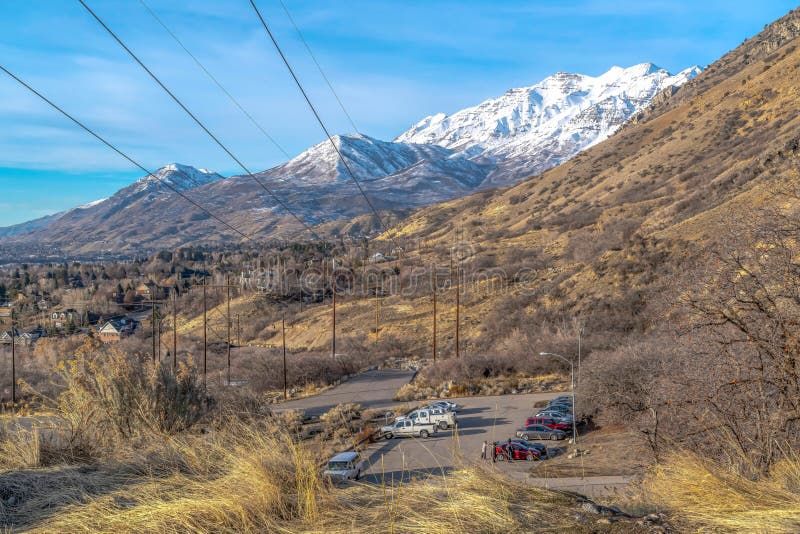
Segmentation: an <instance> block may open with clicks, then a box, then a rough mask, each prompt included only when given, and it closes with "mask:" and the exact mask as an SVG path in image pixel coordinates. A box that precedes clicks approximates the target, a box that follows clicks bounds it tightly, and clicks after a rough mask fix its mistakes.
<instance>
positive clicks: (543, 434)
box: [517, 425, 567, 441]
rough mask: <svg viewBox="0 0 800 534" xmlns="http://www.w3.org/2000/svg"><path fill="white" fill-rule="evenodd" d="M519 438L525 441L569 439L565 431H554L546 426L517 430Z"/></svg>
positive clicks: (531, 426)
mask: <svg viewBox="0 0 800 534" xmlns="http://www.w3.org/2000/svg"><path fill="white" fill-rule="evenodd" d="M517 437H518V438H522V439H524V440H526V441H527V440H531V439H550V440H553V441H555V440H559V439H564V438H566V437H567V433H566V432H564V431H563V430H554V429H552V428H548V427H546V426H544V425H528V426H524V427H522V428H520V429H517Z"/></svg>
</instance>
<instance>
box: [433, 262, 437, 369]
mask: <svg viewBox="0 0 800 534" xmlns="http://www.w3.org/2000/svg"><path fill="white" fill-rule="evenodd" d="M436 289H437V288H436V270H435V268H434V271H433V363H434V364H435V363H436Z"/></svg>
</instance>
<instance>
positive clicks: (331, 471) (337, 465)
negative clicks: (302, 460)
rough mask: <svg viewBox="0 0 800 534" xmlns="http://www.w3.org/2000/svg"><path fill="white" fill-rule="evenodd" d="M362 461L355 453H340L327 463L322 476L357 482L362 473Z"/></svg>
mask: <svg viewBox="0 0 800 534" xmlns="http://www.w3.org/2000/svg"><path fill="white" fill-rule="evenodd" d="M364 464H365V462H364V460H362V459H361V456H359V455H358V453H357V452H355V451H348V452H341V453H339V454H337V455H336V456H334V457H333V458H331V459H330V460H329V461H328V466H327V469H325V471H323V473H322V474H323V476H326V477H330V478H337V479H345V480H358V478H359V477H360V476H361V472H362V471H364Z"/></svg>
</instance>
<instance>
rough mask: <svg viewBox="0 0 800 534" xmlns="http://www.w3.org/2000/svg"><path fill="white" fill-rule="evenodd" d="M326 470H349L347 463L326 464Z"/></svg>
mask: <svg viewBox="0 0 800 534" xmlns="http://www.w3.org/2000/svg"><path fill="white" fill-rule="evenodd" d="M328 469H330V470H331V471H344V470H346V469H349V467H348V462H328Z"/></svg>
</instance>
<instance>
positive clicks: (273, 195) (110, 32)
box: [78, 0, 327, 246]
mask: <svg viewBox="0 0 800 534" xmlns="http://www.w3.org/2000/svg"><path fill="white" fill-rule="evenodd" d="M78 2H80V4H81V5H82V6H83V7H84V8H85V9H86V11H88V12H89V14H91V15H92V17H94V19H95V20H96V21H97V22H98V23H99V24H100V25H101V26H102V27H103V29H105V30H106V32H108V34H109V35H110V36H111V37H112V38H113V39H114V40H115V41H116V42H117V44H119V45H120V46H121V47H122V48H123V50H125V51H126V52H127V53H128V55H130V56H131V57H132V58H133V60H134V61H136V63H138V64H139V66H140V67H141V68H142V69H143V70H144V71H145V72H146V73H147V74H148V75H149V76H150V77H151V78H152V79H153V81H155V82H156V84H158V86H159V87H161V89H163V90H164V92H165V93H167V94H168V95H169V96H170V98H172V100H173V101H175V103H176V104H178V106H180V108H181V109H182V110H183V111H184V112H186V114H187V115H189V117H190V118H191V119H192V120H193V121H194V122H195V123H196V124H197V125H198V126H200V128H202V130H203V131H204V132H205V133H206V134H207V135H208V136H209V137H210V138H211V139H212V140H213V141H214V142H215V143H216V144H217V145H218V146H219V147H220V148H221V149H222V150H223V151H224V152H225V153H226V154H227V155H228V156H229V157H230V158H231V159H232V160H233V161H235V162H236V164H237V165H239V167H240V168H241V169H242V170H244V172H245V174H247V176H249V177H250V178H252V179H253V180H255V182H256V183H258V185H260V186H261V188H262V189H264V191H266V192H267V193H269V195H270V196H271V197H272V198H273V199H274V200H275V202H277V203H278V205H280V206H281V207H282V208H283V209H284V210H286V211H287V212H288V213H289V214H290V215H291V216H292V217H293V218H294V219H295V220H296V221H297V222H299V223H300V224H301V225H302V226H303V227H304V228H305V229H306V230H307V231H308V232H309V233H310V234H311V235H312V236H314V238H316V239H317V240H318V241H320V242H321V243H325V241H324V240H323V239H322V238H321V237H320V236H319V235H317V233H316V232H315V231H314V230H313V229H312V228H311V227H310V226H309V225H308V224H306V222H305V221H303V219H301V218H300V216H299V215H297V214H296V213H295V212H294V211H293V210H292V209H291V208H290V207H289V206H288V204H286V203H285V202H284V201H283V200H281V198H280V197H278V196H277V195H276V194H275V193H274V192H273V191H272V189H270V188H269V187H268V186H267V185H266V184H264V182H262V181H261V180H259V179H258V177H257V176H256V175H255V174H253V172H252V171H251V170H250V169H248V168H247V166H246V165H245V164H244V163H242V161H241V160H240V159H239V158H238V157H236V156H235V155H234V154H233V152H231V150H230V149H229V148H228V147H227V146H226V145H225V144H223V143H222V141H220V139H219V138H218V137H217V136H216V135H214V134H213V133H212V132H211V130H209V129H208V127H206V125H205V124H204V123H203V122H202V121H201V120H200V119H199V118H197V115H195V114H194V113H192V112H191V111H190V110H189V108H188V107H186V105H185V104H184V103H183V102H182V101H181V100H180V99H179V98H178V97H177V96H175V93H173V92H172V91H170V90H169V88H168V87H167V86H166V85H164V83H163V82H162V81H161V80H160V79H159V78H158V76H156V75H155V74H154V73H153V71H151V70H150V69H149V68H148V67H147V65H145V64H144V63H143V62H142V60H141V59H139V56H137V55H136V54H135V53H134V52H133V51H132V50H131V49H130V48H128V46H127V45H126V44H125V43H124V42H123V41H122V39H120V38H119V37H118V36H117V34H116V33H114V32H113V31H112V30H111V28H109V27H108V25H107V24H106V23H105V22H103V19H101V18H100V17H99V16H98V15H97V13H95V12H94V11H93V10H92V8H90V7H89V6H88V5H87V4H86V2H85V1H84V0H78ZM325 245H326V246H327V243H325Z"/></svg>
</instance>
